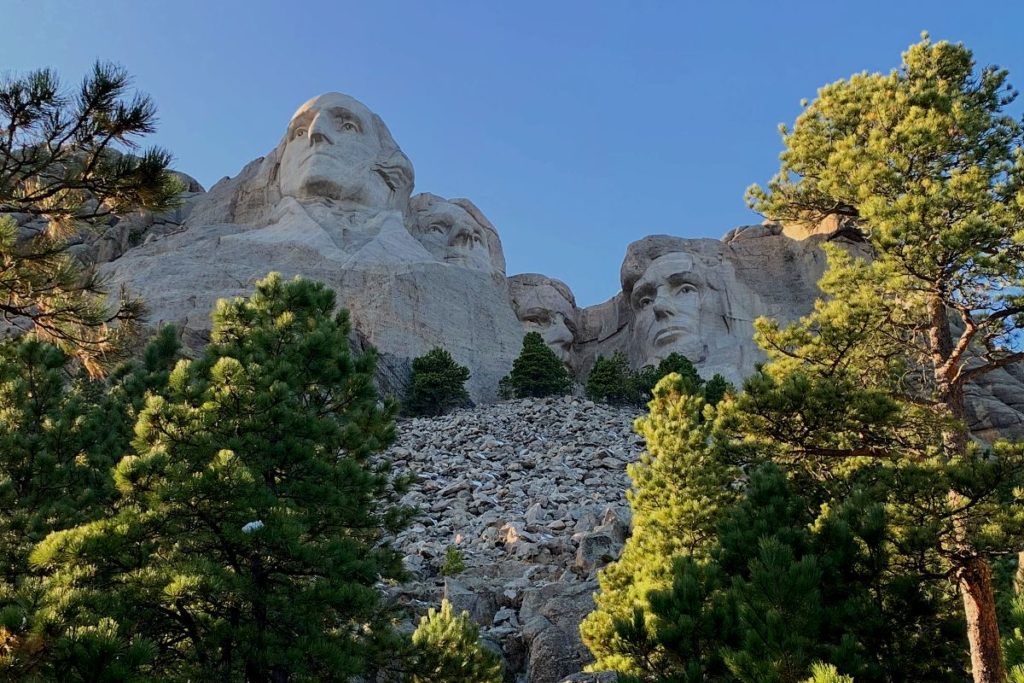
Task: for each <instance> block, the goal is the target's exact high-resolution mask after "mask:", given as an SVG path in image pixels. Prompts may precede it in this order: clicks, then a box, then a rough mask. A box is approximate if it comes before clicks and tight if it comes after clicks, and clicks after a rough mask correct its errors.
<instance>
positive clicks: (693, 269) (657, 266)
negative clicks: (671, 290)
mask: <svg viewBox="0 0 1024 683" xmlns="http://www.w3.org/2000/svg"><path fill="white" fill-rule="evenodd" d="M699 269H700V268H699V265H698V263H697V260H696V259H694V258H693V256H691V255H690V254H687V253H686V252H682V251H676V252H671V253H668V254H665V255H664V256H659V257H658V258H656V259H654V260H653V261H651V263H650V264H649V265H648V266H647V268H646V269H645V270H644V273H643V275H642V276H640V279H639V280H637V282H636V284H635V285H634V289H637V288H640V287H643V286H645V285H651V284H657V283H659V282H663V281H665V280H667V279H668V278H670V277H672V276H673V275H680V274H690V273H692V274H693V275H694V276H695V277H697V276H699V273H698V271H699Z"/></svg>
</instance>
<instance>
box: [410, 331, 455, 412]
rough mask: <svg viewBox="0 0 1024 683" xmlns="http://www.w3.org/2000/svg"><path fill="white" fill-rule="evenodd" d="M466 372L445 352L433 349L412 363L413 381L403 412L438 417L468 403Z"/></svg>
mask: <svg viewBox="0 0 1024 683" xmlns="http://www.w3.org/2000/svg"><path fill="white" fill-rule="evenodd" d="M468 379H469V368H467V367H465V366H464V365H459V364H458V363H456V362H455V359H453V358H452V356H451V354H450V353H448V352H447V351H446V350H444V349H442V348H440V347H435V348H433V349H431V350H430V351H428V352H427V353H426V354H424V355H422V356H420V357H419V358H414V359H413V361H412V379H411V383H410V386H409V395H408V397H407V398H406V400H405V409H406V411H407V412H409V413H410V414H412V415H440V414H441V413H443V412H445V411H446V410H448V409H449V408H454V407H458V406H464V405H466V404H467V403H468V402H469V393H468V392H467V391H466V380H468Z"/></svg>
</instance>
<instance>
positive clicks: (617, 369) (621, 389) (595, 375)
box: [586, 351, 635, 403]
mask: <svg viewBox="0 0 1024 683" xmlns="http://www.w3.org/2000/svg"><path fill="white" fill-rule="evenodd" d="M632 376H633V373H632V372H631V371H630V369H629V362H628V361H627V360H626V357H625V356H624V355H623V354H622V353H621V352H619V351H616V352H615V353H614V354H612V357H611V358H605V357H604V356H599V357H598V359H597V362H595V363H594V369H593V370H591V371H590V375H589V376H588V377H587V386H586V392H587V398H589V399H591V400H593V401H603V402H605V403H633V400H634V398H635V396H634V392H633V388H632Z"/></svg>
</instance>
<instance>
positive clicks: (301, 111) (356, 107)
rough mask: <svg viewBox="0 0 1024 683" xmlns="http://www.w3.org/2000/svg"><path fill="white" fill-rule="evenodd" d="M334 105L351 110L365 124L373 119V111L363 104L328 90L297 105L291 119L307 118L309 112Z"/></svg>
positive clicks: (315, 111) (313, 112)
mask: <svg viewBox="0 0 1024 683" xmlns="http://www.w3.org/2000/svg"><path fill="white" fill-rule="evenodd" d="M334 107H337V108H341V109H345V110H347V111H349V112H351V113H352V114H354V115H356V116H358V117H359V118H360V119H362V121H363V122H364V123H365V124H370V123H371V122H372V121H373V112H371V111H370V110H369V109H368V108H367V107H366V105H365V104H363V103H362V102H360V101H359V100H357V99H355V98H353V97H349V96H348V95H345V94H342V93H340V92H329V93H324V94H323V95H317V96H316V97H314V98H313V99H311V100H309V101H308V102H306V103H305V104H303V105H302V106H301V107H299V108H298V109H297V110H296V111H295V113H294V114H293V115H292V119H291V120H292V121H293V122H294V121H296V120H297V119H303V118H308V115H310V114H315V113H317V112H319V111H322V110H324V109H331V108H334Z"/></svg>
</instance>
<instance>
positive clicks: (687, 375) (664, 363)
mask: <svg viewBox="0 0 1024 683" xmlns="http://www.w3.org/2000/svg"><path fill="white" fill-rule="evenodd" d="M673 372H674V373H676V374H677V375H679V377H680V381H682V386H683V389H684V391H686V392H687V393H689V394H697V393H699V392H700V390H701V388H702V386H703V385H704V380H703V379H702V378H701V376H700V375H699V374H698V373H697V368H695V367H694V365H693V363H691V362H690V359H689V358H687V357H686V356H684V355H682V354H680V353H675V352H673V353H670V354H669V355H667V356H666V357H664V358H662V359H661V362H660V363H658V366H657V367H654V366H652V365H647V366H645V367H643V368H641V369H640V370H638V371H637V372H636V375H635V377H634V379H633V385H634V392H635V393H636V394H637V399H636V400H637V402H638V403H640V404H644V403H647V401H649V400H651V396H652V395H653V393H654V387H655V385H656V384H657V383H658V382H659V381H660V380H661V378H662V377H665V376H666V375H670V374H672V373H673Z"/></svg>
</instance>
